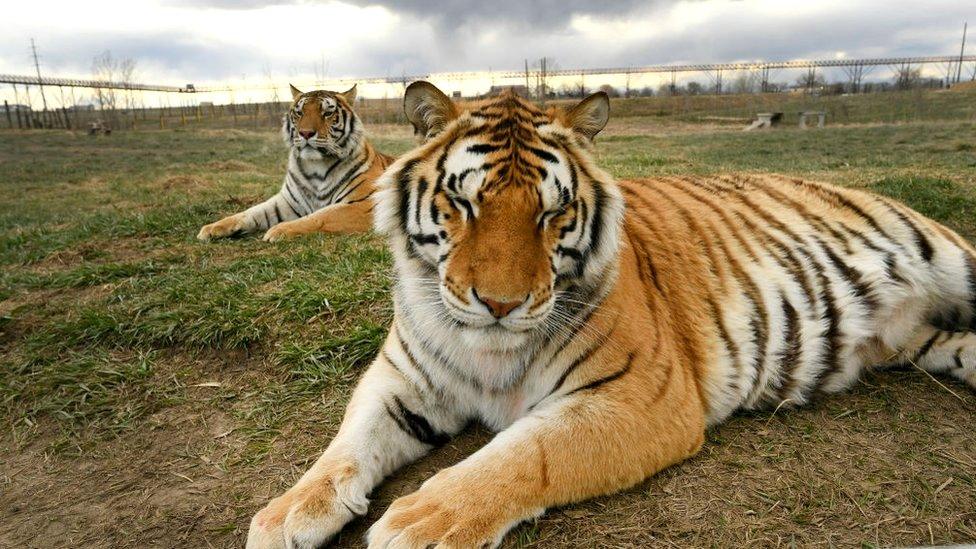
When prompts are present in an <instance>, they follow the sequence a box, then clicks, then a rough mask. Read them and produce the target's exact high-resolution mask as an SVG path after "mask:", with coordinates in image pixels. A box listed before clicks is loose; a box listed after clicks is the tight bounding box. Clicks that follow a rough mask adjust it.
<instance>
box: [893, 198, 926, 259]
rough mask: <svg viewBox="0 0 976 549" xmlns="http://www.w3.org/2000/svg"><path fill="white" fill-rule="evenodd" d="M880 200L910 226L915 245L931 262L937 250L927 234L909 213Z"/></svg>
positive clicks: (923, 257) (924, 257)
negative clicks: (910, 217) (906, 213)
mask: <svg viewBox="0 0 976 549" xmlns="http://www.w3.org/2000/svg"><path fill="white" fill-rule="evenodd" d="M879 200H880V199H879ZM880 202H881V203H882V204H884V205H885V206H886V207H887V208H888V210H889V211H891V213H893V214H895V216H896V217H898V219H900V220H901V222H902V223H904V224H905V225H907V226H908V228H909V229H910V230H911V231H912V235H913V237H914V238H915V245H916V246H918V249H919V253H920V254H921V256H922V259H924V260H925V261H926V262H931V261H932V256H933V255H934V253H935V250H934V249H933V248H932V243H931V242H929V239H928V238H927V237H926V236H925V233H923V232H922V230H921V229H919V228H918V225H916V224H915V223H913V222H912V220H911V219H909V217H908V216H907V215H905V214H904V213H902V212H901V211H900V210H898V209H897V208H896V207H895V206H892V205H891V204H890V203H888V201H887V200H880Z"/></svg>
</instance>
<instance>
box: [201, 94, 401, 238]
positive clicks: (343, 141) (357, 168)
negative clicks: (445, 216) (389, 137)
mask: <svg viewBox="0 0 976 549" xmlns="http://www.w3.org/2000/svg"><path fill="white" fill-rule="evenodd" d="M291 93H292V106H291V108H290V109H289V110H288V113H287V114H285V116H284V120H283V121H282V128H281V135H282V137H283V138H284V140H285V143H286V144H288V145H289V147H290V150H289V154H288V169H287V170H286V171H285V180H284V183H282V185H281V190H280V191H278V194H276V195H274V196H272V197H271V198H269V199H267V200H265V201H264V202H262V203H260V204H257V205H255V206H252V207H250V208H248V209H247V210H245V211H243V212H240V213H237V214H234V215H231V216H228V217H225V218H223V219H221V220H220V221H216V222H214V223H211V224H209V225H205V226H204V227H203V228H201V229H200V233H199V234H197V238H199V239H200V240H211V239H214V238H223V237H227V236H235V235H238V234H243V233H250V232H255V231H267V232H265V233H264V240H267V241H271V242H274V241H276V240H281V239H283V238H288V237H293V236H298V235H302V234H308V233H313V232H330V233H357V232H366V231H368V230H369V229H370V227H371V226H372V224H373V216H372V209H373V203H372V200H371V197H372V195H373V191H374V190H375V182H376V179H377V178H378V177H379V176H380V174H382V173H383V170H384V169H385V168H386V167H387V166H388V165H389V164H390V163H391V162H393V158H391V157H389V156H386V155H384V154H382V153H379V152H377V151H376V150H375V149H373V146H372V145H371V144H370V143H369V141H368V140H367V139H366V132H365V130H364V129H363V123H362V122H361V121H360V120H359V117H357V116H356V112H355V111H354V110H353V108H352V106H353V103H354V102H355V100H356V86H353V87H352V88H350V89H349V90H347V91H345V92H342V93H337V92H331V91H326V90H316V91H310V92H305V93H303V92H301V91H299V90H298V89H297V88H295V87H294V86H291Z"/></svg>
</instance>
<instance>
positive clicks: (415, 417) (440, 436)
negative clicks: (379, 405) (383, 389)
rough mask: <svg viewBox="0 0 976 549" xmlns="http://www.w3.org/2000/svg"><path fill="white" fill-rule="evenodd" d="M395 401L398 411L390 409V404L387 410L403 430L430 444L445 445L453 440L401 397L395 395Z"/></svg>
mask: <svg viewBox="0 0 976 549" xmlns="http://www.w3.org/2000/svg"><path fill="white" fill-rule="evenodd" d="M393 402H394V403H395V404H396V408H397V410H396V412H394V411H393V410H392V409H390V406H389V404H387V406H386V412H387V413H388V414H390V416H391V417H392V418H393V420H394V421H395V422H396V424H397V426H399V427H400V429H401V430H403V432H405V433H407V434H408V435H410V436H412V437H413V438H415V439H417V440H419V441H420V442H422V443H424V444H427V445H430V446H443V445H444V444H446V443H447V441H449V440H451V437H450V436H449V435H448V434H447V433H443V432H441V431H438V430H437V429H434V428H433V427H431V425H430V422H429V421H427V418H425V417H424V416H422V415H420V414H417V413H414V412H413V411H411V410H410V409H409V408H407V406H406V405H405V404H404V403H403V401H402V400H400V397H398V396H395V395H394V397H393ZM397 412H398V413H397Z"/></svg>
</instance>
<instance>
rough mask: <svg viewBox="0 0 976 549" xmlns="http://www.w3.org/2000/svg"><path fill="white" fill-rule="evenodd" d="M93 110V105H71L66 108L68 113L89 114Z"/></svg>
mask: <svg viewBox="0 0 976 549" xmlns="http://www.w3.org/2000/svg"><path fill="white" fill-rule="evenodd" d="M93 110H95V105H92V104H88V105H71V106H70V107H68V111H69V112H91V111H93Z"/></svg>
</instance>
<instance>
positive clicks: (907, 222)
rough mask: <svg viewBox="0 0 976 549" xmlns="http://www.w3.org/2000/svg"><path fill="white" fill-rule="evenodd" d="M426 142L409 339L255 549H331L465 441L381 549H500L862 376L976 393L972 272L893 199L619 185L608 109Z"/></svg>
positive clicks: (962, 246)
mask: <svg viewBox="0 0 976 549" xmlns="http://www.w3.org/2000/svg"><path fill="white" fill-rule="evenodd" d="M404 108H405V112H406V115H407V118H408V119H409V120H410V122H411V123H412V125H413V126H414V128H415V130H416V132H417V133H418V135H420V136H421V138H422V140H423V142H422V144H421V145H419V146H418V147H417V148H416V149H414V150H412V151H410V152H408V153H406V154H404V155H403V156H402V157H400V158H399V159H398V160H397V161H396V162H394V163H393V164H392V165H391V166H390V167H389V168H388V169H387V170H386V172H385V173H384V174H383V176H382V177H381V178H380V180H379V181H378V187H379V191H378V193H377V197H376V204H377V207H376V214H375V216H374V217H375V228H376V230H377V231H378V233H380V234H382V235H384V237H385V238H386V239H387V242H388V245H389V247H390V249H391V250H392V253H393V257H394V269H395V274H396V277H395V283H394V285H393V288H392V297H393V310H394V316H393V320H392V325H391V327H390V330H389V333H388V336H387V337H386V339H385V342H384V343H383V345H382V347H381V350H380V351H379V353H378V355H377V356H376V358H375V360H374V361H373V362H372V364H371V365H370V366H369V367H368V368H367V369H366V371H365V372H364V373H363V375H362V377H361V379H360V381H359V383H358V385H357V386H356V388H355V390H354V392H353V393H352V396H351V398H350V401H349V404H348V408H347V409H346V412H345V415H344V417H343V420H342V423H341V425H340V427H339V429H338V432H337V433H336V434H335V437H334V438H333V439H332V441H331V443H330V444H329V445H328V447H327V448H326V449H325V451H324V453H322V454H321V457H319V458H318V460H317V461H316V462H315V463H314V464H313V465H312V467H311V468H310V469H309V470H308V471H307V472H306V473H305V474H304V475H303V476H302V477H301V478H300V479H299V480H298V482H297V483H296V484H295V485H294V486H293V487H292V488H290V489H288V490H287V491H286V492H285V493H284V494H282V495H280V496H278V497H276V498H274V499H272V500H271V501H270V502H268V503H267V505H266V506H265V507H264V508H263V509H261V510H260V511H258V512H257V513H256V514H255V515H254V516H253V518H252V520H251V523H250V528H249V531H248V537H247V547H249V548H252V549H259V548H271V547H276V548H277V547H288V548H305V547H318V546H319V545H320V544H323V543H327V542H328V541H329V540H330V539H332V536H334V535H335V534H336V533H337V532H339V531H340V530H341V529H342V528H343V526H344V525H346V524H347V523H348V522H350V521H351V520H353V519H354V518H356V517H360V516H363V515H364V514H365V513H366V510H367V508H368V504H369V501H368V495H369V494H370V493H371V491H372V490H373V489H374V487H376V486H377V485H378V484H379V483H380V482H381V481H382V479H383V478H385V477H386V476H388V475H390V474H391V473H393V472H394V471H395V470H397V469H398V468H400V467H402V466H404V465H405V464H407V463H409V462H411V461H414V460H416V459H418V458H420V457H421V456H423V455H424V454H426V453H427V452H428V451H430V450H431V449H432V448H434V447H437V446H440V445H443V444H445V443H446V442H448V441H449V440H450V439H451V437H452V436H454V435H455V434H456V433H458V432H459V431H460V430H461V429H462V428H464V427H465V426H466V425H467V424H468V423H469V422H472V421H476V422H480V423H482V424H484V425H486V426H487V427H488V428H490V429H492V430H494V431H496V432H497V435H496V436H494V438H493V439H492V440H491V441H489V442H488V443H487V444H486V445H484V446H483V447H482V448H480V449H479V450H477V451H476V452H474V453H473V454H471V455H470V456H469V457H467V458H466V459H464V460H462V461H460V462H459V463H457V464H455V465H453V466H451V467H447V468H444V469H442V470H440V471H438V472H437V473H436V474H434V475H433V476H431V477H430V478H429V479H427V480H426V481H425V482H424V483H423V484H422V485H421V486H420V487H419V489H417V490H416V491H415V492H413V493H410V494H407V495H404V496H402V497H400V498H399V499H396V500H395V501H394V502H393V503H392V504H391V505H390V506H389V507H388V508H387V509H386V510H385V512H384V513H383V514H382V516H381V517H380V518H379V519H378V520H377V521H376V522H374V523H373V524H372V525H371V526H370V527H369V529H368V531H367V534H366V541H367V542H368V544H369V547H376V548H381V547H382V548H385V547H397V548H400V547H409V548H413V547H418V548H424V547H445V548H460V547H465V548H466V547H495V546H497V545H499V544H500V543H501V541H502V539H503V536H505V534H506V533H507V532H508V531H509V530H510V529H511V528H513V527H514V526H515V525H517V524H519V523H520V522H523V521H526V520H530V519H533V518H534V517H538V516H540V515H541V514H542V513H544V512H545V510H546V509H547V508H551V507H554V506H561V505H566V504H570V503H573V502H578V501H581V500H585V499H587V498H591V497H595V496H598V495H603V494H610V493H613V492H617V491H619V490H622V489H625V488H627V487H630V486H633V485H635V484H637V483H639V482H641V481H642V480H644V479H646V478H648V477H650V476H652V475H654V474H655V473H657V472H659V471H661V470H663V469H665V468H667V467H669V466H671V465H673V464H676V463H678V462H681V461H682V460H685V459H687V458H688V457H690V456H692V455H694V454H695V453H696V452H698V451H699V449H700V448H701V447H702V445H703V443H704V440H705V430H706V429H707V428H709V427H711V426H714V425H717V424H719V423H721V422H723V421H724V420H725V419H726V418H728V417H729V416H730V415H731V414H733V413H734V412H736V411H739V410H755V409H762V408H766V409H769V408H770V407H773V406H775V407H777V408H778V407H780V406H786V407H795V406H800V405H802V404H804V403H807V402H809V401H810V400H811V399H812V398H815V397H817V396H818V395H822V394H828V393H835V392H838V391H840V390H842V389H844V388H846V387H849V386H851V385H852V382H854V381H855V380H856V379H857V377H858V376H859V374H860V373H862V372H863V371H864V370H865V369H866V368H868V367H873V366H882V365H893V364H898V363H902V364H907V363H909V362H911V363H914V364H916V365H918V366H919V367H920V368H922V369H924V370H926V371H927V372H931V373H935V372H941V373H946V374H950V375H953V376H955V377H957V378H958V379H960V380H962V381H964V382H965V383H967V384H968V385H969V386H976V333H974V331H973V330H974V328H976V250H974V249H973V247H972V246H970V245H969V244H968V243H967V242H966V241H964V240H963V239H962V238H961V237H960V236H959V235H957V234H956V233H954V232H952V231H951V230H949V229H947V228H946V227H944V226H942V225H940V224H939V223H937V222H935V221H932V220H930V219H927V218H925V217H923V216H922V215H921V214H919V213H916V212H915V211H913V210H911V209H909V208H908V207H906V206H904V205H902V204H900V203H898V202H896V201H894V200H891V199H889V198H885V197H882V196H876V195H874V194H869V193H868V192H864V191H860V190H856V189H851V188H843V187H839V186H834V185H830V184H826V183H821V182H816V181H810V180H806V179H797V178H793V177H787V176H779V175H764V174H729V175H701V176H686V177H681V176H673V177H655V178H649V179H634V180H623V181H616V180H615V179H614V178H613V177H611V176H610V175H609V174H608V173H607V172H606V171H604V170H602V169H601V168H600V167H599V166H598V165H597V164H596V162H595V160H594V154H595V145H594V144H593V141H594V138H595V137H596V135H597V134H598V133H599V132H600V131H601V130H602V129H603V128H604V126H605V125H606V123H607V121H608V118H609V109H610V106H609V99H608V97H607V95H606V94H604V93H596V94H593V95H590V96H588V97H587V98H586V99H584V100H582V101H581V102H579V103H578V104H575V105H574V106H572V107H570V108H563V107H552V106H550V107H549V108H548V109H546V110H543V109H542V108H541V107H537V106H536V105H534V104H533V103H530V102H529V101H527V100H525V99H522V98H520V97H519V96H518V95H516V94H515V93H512V92H509V93H504V94H502V95H500V96H497V97H492V98H488V99H484V100H481V101H475V102H471V103H455V102H454V101H452V100H451V99H450V98H448V97H447V96H446V95H444V93H443V92H441V91H440V90H439V89H437V88H436V87H435V86H433V85H432V84H430V83H427V82H422V81H421V82H415V83H413V84H411V85H410V86H409V87H408V88H407V89H406V92H405V98H404Z"/></svg>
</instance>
